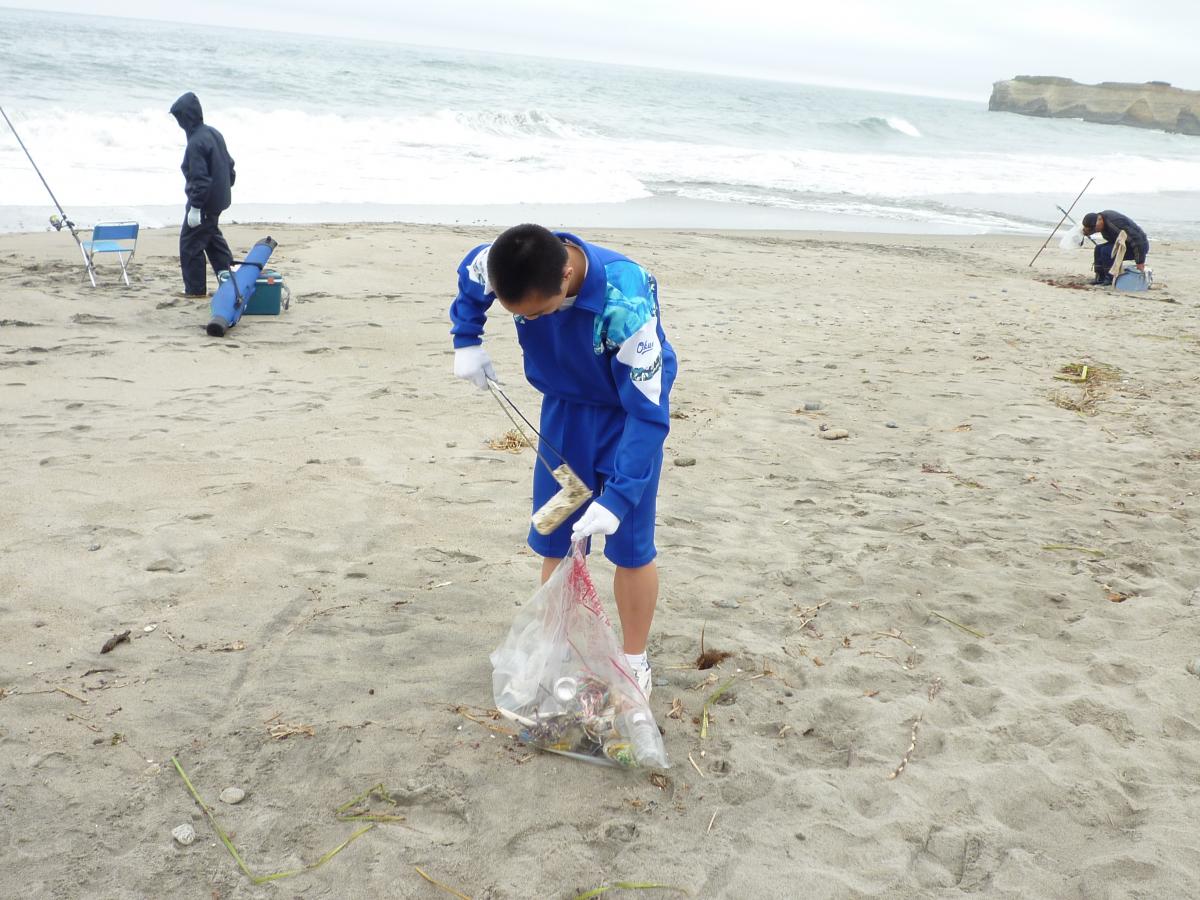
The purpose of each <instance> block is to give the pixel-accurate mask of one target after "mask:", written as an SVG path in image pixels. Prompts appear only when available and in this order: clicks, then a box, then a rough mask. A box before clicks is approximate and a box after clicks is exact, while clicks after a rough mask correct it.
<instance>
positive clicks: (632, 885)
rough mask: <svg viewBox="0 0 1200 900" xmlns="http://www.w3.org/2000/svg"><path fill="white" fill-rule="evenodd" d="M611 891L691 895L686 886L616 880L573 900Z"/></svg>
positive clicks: (586, 898) (589, 898) (587, 899)
mask: <svg viewBox="0 0 1200 900" xmlns="http://www.w3.org/2000/svg"><path fill="white" fill-rule="evenodd" d="M609 891H674V892H675V893H677V894H683V895H684V896H687V897H690V896H691V892H690V891H688V890H687V889H686V888H681V887H676V886H675V885H673V884H657V883H654V882H649V881H614V882H613V883H612V884H603V885H601V886H600V887H595V888H592V889H591V890H590V891H582V892H580V893H578V894H576V895H575V896H574V897H572V898H571V900H592V898H593V897H599V896H601V895H603V894H607V893H608V892H609Z"/></svg>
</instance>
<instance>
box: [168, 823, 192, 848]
mask: <svg viewBox="0 0 1200 900" xmlns="http://www.w3.org/2000/svg"><path fill="white" fill-rule="evenodd" d="M171 837H173V838H175V843H177V844H178V845H179V846H181V847H186V846H187V845H188V844H190V843H192V841H194V840H196V829H195V828H193V827H192V826H191V825H179V826H177V827H175V828H173V829H171Z"/></svg>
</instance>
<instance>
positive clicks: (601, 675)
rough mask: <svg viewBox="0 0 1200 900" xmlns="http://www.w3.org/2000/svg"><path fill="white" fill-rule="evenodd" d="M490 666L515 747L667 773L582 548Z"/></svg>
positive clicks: (528, 607) (536, 599)
mask: <svg viewBox="0 0 1200 900" xmlns="http://www.w3.org/2000/svg"><path fill="white" fill-rule="evenodd" d="M491 660H492V692H493V694H494V696H495V700H496V708H497V709H499V710H500V712H501V713H502V714H503V715H504V716H505V717H507V718H508V719H511V720H512V721H513V722H515V723H517V725H519V726H520V731H519V732H518V736H519V738H520V739H521V740H522V741H524V742H525V743H527V744H530V745H532V746H534V747H537V748H539V749H541V750H547V751H550V752H552V753H560V754H562V755H564V756H570V757H573V758H575V759H581V760H584V761H585V762H592V763H599V764H602V765H612V766H621V767H623V768H639V767H645V768H657V769H666V768H669V767H670V763H669V762H668V761H667V751H666V749H665V748H664V747H663V742H662V737H661V736H660V734H659V731H658V724H657V723H656V722H655V721H654V714H653V713H651V712H650V705H649V703H648V702H647V701H646V698H645V696H643V694H642V691H641V689H640V688H639V687H638V685H637V680H636V679H635V678H634V675H633V673H632V672H631V671H630V670H629V666H628V664H627V663H626V661H625V654H624V653H622V652H621V648H620V646H619V645H618V644H617V635H616V632H615V631H614V630H613V626H612V622H611V621H610V620H609V618H608V616H607V615H605V613H604V609H603V607H601V605H600V598H599V597H598V596H597V594H596V587H595V585H594V584H593V583H592V577H591V575H590V574H589V573H588V569H587V559H586V557H585V556H584V555H583V544H582V542H576V543H574V544H572V546H571V552H570V554H569V555H568V556H567V557H566V558H565V559H564V560H563V561H562V563H560V564H559V566H558V568H557V569H555V570H554V573H553V574H552V575H551V576H550V578H549V579H548V580H547V581H546V583H545V584H544V585H542V586H541V587H540V588H538V590H537V593H535V594H534V595H533V598H532V599H531V600H530V602H529V603H527V604H525V606H524V607H522V608H521V611H520V612H518V613H517V617H516V619H515V620H514V621H513V624H512V629H511V630H510V631H509V633H508V636H507V637H506V638H505V639H504V643H502V644H501V645H500V646H499V647H498V648H496V651H495V652H494V653H492V656H491Z"/></svg>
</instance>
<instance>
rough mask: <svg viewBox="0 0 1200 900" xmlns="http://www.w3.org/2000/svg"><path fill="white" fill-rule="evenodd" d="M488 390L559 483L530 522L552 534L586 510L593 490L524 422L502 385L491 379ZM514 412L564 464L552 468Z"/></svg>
mask: <svg viewBox="0 0 1200 900" xmlns="http://www.w3.org/2000/svg"><path fill="white" fill-rule="evenodd" d="M487 386H488V390H489V391H491V393H492V396H493V397H495V398H496V402H497V403H498V404H500V408H501V409H502V410H504V414H505V415H506V416H508V419H509V421H510V422H512V423H513V426H514V427H515V428H516V429H517V433H518V434H520V435H521V439H522V440H523V441H525V443H526V444H528V445H529V446H530V447H532V448H533V452H534V453H536V454H537V458H538V460H539V461H540V462H541V464H542V465H543V466H545V467H546V471H547V472H549V473H550V476H551V477H552V478H553V479H554V480H555V481H556V482H558V486H559V490H558V493H556V494H555V495H554V496H553V497H551V498H550V499H549V500H547V501H546V502H545V503H544V504H542V505H541V506H540V507H539V508H538V509H537V510H535V511H534V514H533V515H532V516H531V517H530V521H531V522H532V523H533V527H534V530H535V531H537V533H538V534H550V533H551V532H553V531H555V530H556V529H557V528H558V527H559V526H560V525H562V523H563V522H565V521H566V520H567V519H568V518H570V517H571V514H572V513H573V512H575V510H577V509H579V507H581V506H583V504H585V503H587V502H588V501H589V500H591V499H592V489H591V488H589V487H588V486H587V485H586V484H584V483H583V479H581V478H580V477H579V476H578V475H576V474H575V472H574V471H573V470H572V469H571V467H570V466H569V465H567V458H566V457H565V456H563V454H562V451H561V450H559V449H558V448H557V447H555V446H554V445H553V444H551V443H550V442H549V441H547V440H546V439H545V438H544V437H542V435H541V434H540V433H539V432H538V430H537V429H536V428H534V427H533V423H532V422H530V421H529V419H527V418H525V414H524V413H523V412H521V410H520V409H519V408H518V407H517V404H515V403H513V402H512V400H511V399H509V396H508V395H507V394H506V393H504V390H503V389H502V388H501V387H500V384H499V382H497V381H496V380H494V379H492V378H489V379H488V380H487ZM501 398H503V399H501ZM505 404H507V405H505ZM510 408H511V409H510ZM514 412H515V413H516V414H517V415H518V416H520V417H521V420H522V421H523V422H524V423H525V424H526V425H528V426H529V430H530V431H532V432H533V433H534V434H536V435H537V437H538V440H539V442H540V443H542V444H544V445H545V446H546V447H548V448H549V449H550V450H553V451H554V453H555V454H556V455H557V456H558V458H559V459H561V460H562V464H561V465H560V466H558V467H557V468H555V467H554V466H551V465H550V463H549V461H548V460H547V459H546V457H544V456H543V455H542V451H541V449H540V448H539V447H538V445H537V444H534V443H533V442H532V441H531V440H529V438H528V437H527V436H526V434H525V430H524V429H523V428H521V424H520V422H518V421H517V420H516V418H514V417H513V413H514Z"/></svg>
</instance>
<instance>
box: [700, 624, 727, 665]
mask: <svg viewBox="0 0 1200 900" xmlns="http://www.w3.org/2000/svg"><path fill="white" fill-rule="evenodd" d="M706 627H707V623H706V624H705V625H701V626H700V655H699V656H697V657H696V668H697V669H711V668H712V667H713V666H715V665H717V664H718V663H722V662H724V661H725V660H727V659H729V657H731V656H733V654H732V653H729V652H727V651H725V650H705V649H704V629H705V628H706Z"/></svg>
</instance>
